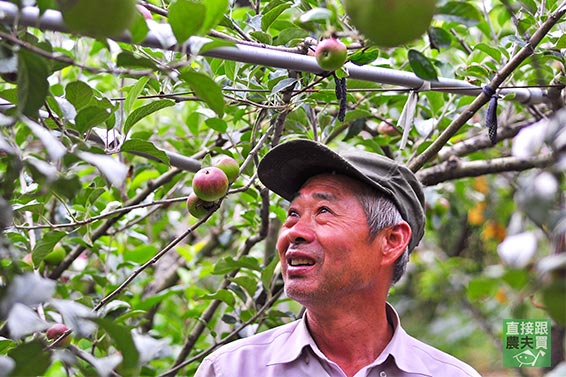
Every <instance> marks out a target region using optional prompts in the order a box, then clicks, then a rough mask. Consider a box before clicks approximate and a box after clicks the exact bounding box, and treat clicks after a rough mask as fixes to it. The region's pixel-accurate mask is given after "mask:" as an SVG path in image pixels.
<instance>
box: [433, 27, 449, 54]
mask: <svg viewBox="0 0 566 377" xmlns="http://www.w3.org/2000/svg"><path fill="white" fill-rule="evenodd" d="M428 38H429V39H430V44H431V46H432V47H433V48H436V49H441V48H449V47H450V46H451V45H452V34H450V33H449V32H447V31H446V30H444V29H442V28H439V27H430V28H429V29H428Z"/></svg>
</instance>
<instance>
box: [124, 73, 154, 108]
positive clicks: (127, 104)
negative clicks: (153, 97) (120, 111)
mask: <svg viewBox="0 0 566 377" xmlns="http://www.w3.org/2000/svg"><path fill="white" fill-rule="evenodd" d="M148 81H149V77H146V76H143V77H141V78H140V79H139V80H138V81H137V82H136V84H135V85H134V86H132V87H131V89H130V91H129V92H128V95H127V96H126V99H125V101H124V111H125V112H126V114H129V113H130V111H131V110H132V108H133V107H134V102H136V100H137V99H138V96H139V95H140V93H141V92H142V91H143V89H144V88H145V85H146V84H147V82H148Z"/></svg>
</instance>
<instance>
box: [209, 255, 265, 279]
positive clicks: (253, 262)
mask: <svg viewBox="0 0 566 377" xmlns="http://www.w3.org/2000/svg"><path fill="white" fill-rule="evenodd" d="M240 268H247V269H250V270H255V271H261V267H260V266H259V263H258V261H257V259H256V258H253V257H242V258H240V259H238V260H235V259H234V258H232V257H226V258H222V259H220V260H219V261H218V263H216V265H215V266H214V271H213V272H212V273H213V274H215V275H223V274H226V273H228V272H231V271H233V270H236V269H240Z"/></svg>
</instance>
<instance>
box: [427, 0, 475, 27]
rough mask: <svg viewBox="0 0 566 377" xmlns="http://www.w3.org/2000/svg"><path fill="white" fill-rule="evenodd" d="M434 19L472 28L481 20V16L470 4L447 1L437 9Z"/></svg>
mask: <svg viewBox="0 0 566 377" xmlns="http://www.w3.org/2000/svg"><path fill="white" fill-rule="evenodd" d="M435 18H437V19H440V20H445V21H450V22H458V23H461V24H464V25H466V26H474V25H477V24H478V23H479V22H480V21H481V20H482V14H481V12H480V11H479V10H478V9H477V8H476V7H475V6H474V5H472V3H469V2H464V1H449V2H447V3H445V4H444V5H443V6H441V7H439V8H438V9H437V11H436V15H435Z"/></svg>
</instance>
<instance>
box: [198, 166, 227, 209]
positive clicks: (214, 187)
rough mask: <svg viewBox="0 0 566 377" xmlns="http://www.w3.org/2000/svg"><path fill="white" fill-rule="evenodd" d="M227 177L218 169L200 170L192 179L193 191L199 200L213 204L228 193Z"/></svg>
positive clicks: (211, 167) (212, 167)
mask: <svg viewBox="0 0 566 377" xmlns="http://www.w3.org/2000/svg"><path fill="white" fill-rule="evenodd" d="M228 184H229V182H228V177H227V176H226V174H225V173H224V172H223V171H222V170H221V169H219V168H217V167H214V166H210V167H207V168H202V169H200V170H199V171H197V172H196V173H195V176H194V177H193V183H192V185H193V191H194V193H195V194H196V196H197V197H198V198H199V199H202V200H204V201H207V202H215V201H217V200H218V199H220V198H221V197H223V196H224V195H225V194H226V191H228Z"/></svg>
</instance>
